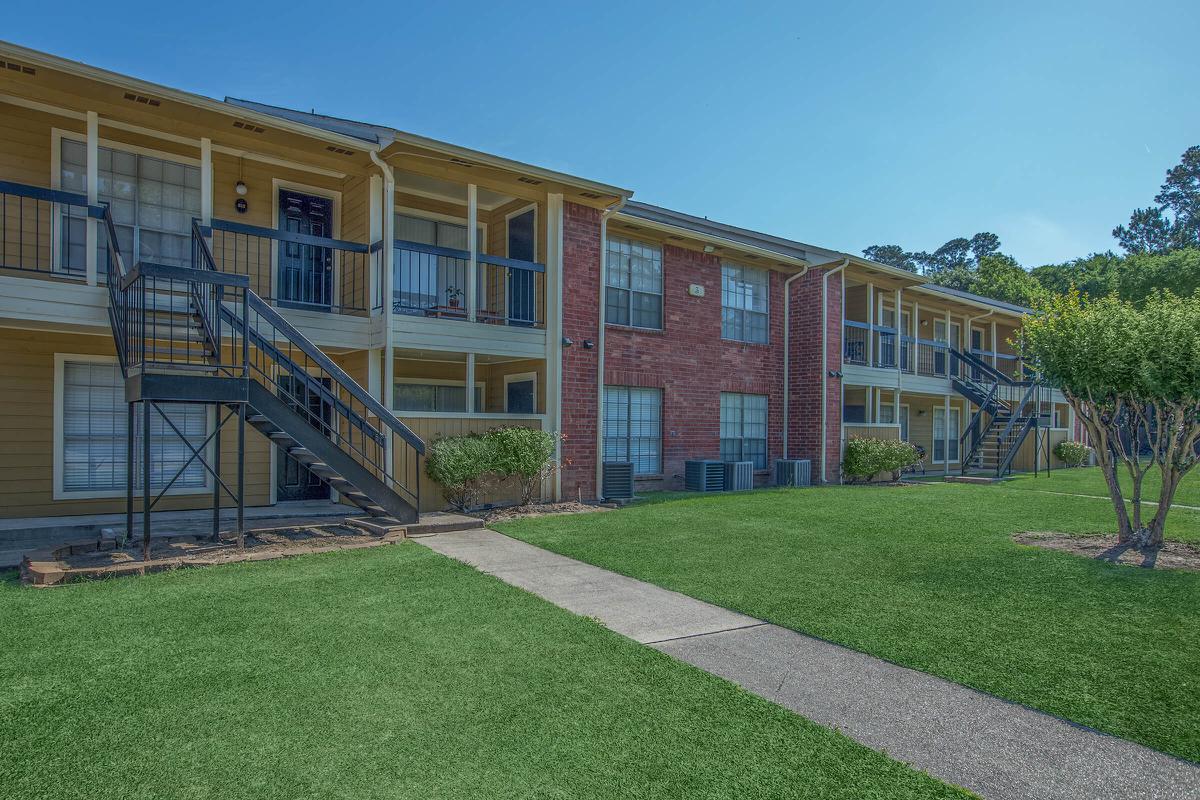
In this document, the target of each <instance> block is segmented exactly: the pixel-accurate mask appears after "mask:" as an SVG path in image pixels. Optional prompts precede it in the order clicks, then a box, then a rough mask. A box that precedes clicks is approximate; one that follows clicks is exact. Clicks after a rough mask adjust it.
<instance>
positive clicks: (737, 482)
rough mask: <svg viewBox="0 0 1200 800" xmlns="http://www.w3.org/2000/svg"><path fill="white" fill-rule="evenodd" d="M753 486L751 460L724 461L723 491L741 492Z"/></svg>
mask: <svg viewBox="0 0 1200 800" xmlns="http://www.w3.org/2000/svg"><path fill="white" fill-rule="evenodd" d="M753 488H754V462H753V461H726V462H725V491H727V492H742V491H745V490H746V489H753Z"/></svg>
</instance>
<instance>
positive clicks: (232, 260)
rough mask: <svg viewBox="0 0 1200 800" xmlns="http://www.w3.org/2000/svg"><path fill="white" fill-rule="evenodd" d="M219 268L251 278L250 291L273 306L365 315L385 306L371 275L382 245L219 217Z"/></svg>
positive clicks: (215, 229)
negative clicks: (259, 225)
mask: <svg viewBox="0 0 1200 800" xmlns="http://www.w3.org/2000/svg"><path fill="white" fill-rule="evenodd" d="M211 232H212V255H213V261H214V262H215V264H216V266H217V269H218V270H219V271H220V272H227V273H230V274H233V275H245V276H247V277H248V278H249V279H250V289H251V290H252V291H253V292H254V293H255V294H257V295H258V296H259V297H261V298H262V299H264V300H266V301H267V302H269V303H270V304H272V305H275V306H281V307H284V308H298V309H304V310H308V311H325V312H332V313H338V314H349V315H352V316H366V315H367V314H368V313H370V311H371V310H372V309H377V308H382V303H381V302H380V297H381V295H380V291H381V290H380V288H379V287H380V283H379V282H378V281H376V282H375V286H374V294H372V281H371V273H372V272H373V271H374V270H375V269H376V266H375V264H376V263H377V259H376V257H375V253H376V251H378V249H379V245H375V246H370V245H366V244H362V243H360V242H351V241H346V240H343V239H330V238H326V237H322V236H309V235H307V234H303V233H291V232H288V231H280V230H275V229H274V228H262V227H258V226H256V225H245V224H243V223H240V222H230V221H228V220H220V219H214V220H213V223H212V228H211Z"/></svg>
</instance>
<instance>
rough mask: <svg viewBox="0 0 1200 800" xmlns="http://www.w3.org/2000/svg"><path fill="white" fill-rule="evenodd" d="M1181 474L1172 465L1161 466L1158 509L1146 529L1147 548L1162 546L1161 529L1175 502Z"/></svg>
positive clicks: (1164, 527) (1165, 525) (1165, 524)
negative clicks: (1160, 492)
mask: <svg viewBox="0 0 1200 800" xmlns="http://www.w3.org/2000/svg"><path fill="white" fill-rule="evenodd" d="M1182 477H1183V476H1182V475H1181V474H1180V473H1179V470H1178V469H1176V468H1175V467H1174V466H1173V465H1170V464H1164V465H1163V467H1162V494H1160V495H1159V496H1158V511H1156V512H1155V514H1154V519H1152V520H1150V525H1149V526H1148V527H1147V529H1146V543H1145V546H1146V547H1147V548H1150V547H1162V544H1163V531H1164V530H1165V529H1166V527H1167V514H1168V513H1169V512H1170V510H1171V504H1172V503H1174V502H1175V490H1176V489H1178V488H1179V481H1180V479H1181V478H1182Z"/></svg>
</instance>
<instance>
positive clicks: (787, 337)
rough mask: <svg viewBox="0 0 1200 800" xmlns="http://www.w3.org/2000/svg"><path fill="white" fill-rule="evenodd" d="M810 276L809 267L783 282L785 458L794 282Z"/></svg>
mask: <svg viewBox="0 0 1200 800" xmlns="http://www.w3.org/2000/svg"><path fill="white" fill-rule="evenodd" d="M807 274H808V265H807V264H805V265H804V269H802V270H801V271H800V272H797V273H796V274H795V275H793V276H792V277H790V278H788V279H787V280H786V281H784V282H783V458H784V460H786V459H787V458H788V428H790V427H791V414H792V391H791V389H792V383H791V379H790V375H789V373H790V367H791V364H792V339H791V334H790V333H789V330H790V328H791V322H792V281H794V280H796V279H797V278H803V277H804V276H805V275H807Z"/></svg>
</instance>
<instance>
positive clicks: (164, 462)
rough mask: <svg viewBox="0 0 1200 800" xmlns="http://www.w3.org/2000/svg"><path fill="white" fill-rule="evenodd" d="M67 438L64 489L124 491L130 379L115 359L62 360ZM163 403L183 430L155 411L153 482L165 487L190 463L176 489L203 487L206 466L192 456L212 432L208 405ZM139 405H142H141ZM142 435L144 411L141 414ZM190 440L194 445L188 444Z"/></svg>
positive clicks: (152, 422)
mask: <svg viewBox="0 0 1200 800" xmlns="http://www.w3.org/2000/svg"><path fill="white" fill-rule="evenodd" d="M61 380H62V417H61V419H60V420H59V424H60V430H61V431H62V444H61V450H60V452H59V463H60V465H61V468H62V490H63V491H64V492H71V493H87V494H98V493H109V492H118V491H120V492H124V491H125V482H126V468H127V467H126V460H125V456H126V447H127V431H128V406H127V405H126V403H125V381H124V379H123V378H122V377H121V371H120V369H119V368H118V367H117V365H116V363H115V362H108V361H64V362H63V364H62V378H61ZM158 408H159V409H161V411H162V412H163V413H164V414H166V416H167V417H168V418H169V419H170V420H171V423H173V424H174V426H175V428H178V430H179V431H180V433H182V434H183V436H184V439H186V441H185V440H184V439H181V438H180V437H179V435H178V434H177V433H176V432H175V430H173V429H172V427H171V425H169V424H168V423H167V422H166V421H165V420H164V419H163V417H162V415H161V414H160V413H159V412H158V411H153V410H152V412H151V415H150V487H151V489H162V488H163V487H164V486H166V484H167V482H169V481H170V480H171V478H173V477H174V476H175V473H176V472H178V471H179V469H180V468H181V467H184V465H185V464H187V467H186V468H185V469H184V471H183V474H181V475H180V476H179V478H178V479H176V480H175V482H174V483H173V484H172V485H171V489H172V490H175V489H203V488H204V487H205V485H206V484H207V482H208V481H207V476H206V474H205V471H204V466H203V465H202V464H201V462H200V461H199V459H193V460H192V461H191V463H190V464H189V463H188V460H189V459H191V457H192V450H193V448H196V449H198V448H200V447H201V445H203V443H204V440H205V438H206V437H207V435H208V411H207V409H206V408H205V406H203V405H198V404H186V403H160V404H159V405H158ZM139 411H140V409H139ZM135 419H136V421H137V422H136V425H137V427H136V432H137V435H138V437H139V440H140V436H141V426H142V417H141V414H140V413H139V414H138V415H137V416H136V417H135ZM189 443H190V445H191V447H189V446H188V445H189ZM141 457H142V456H141V452H140V450H139V451H138V453H137V460H136V463H135V475H134V482H135V485H137V486H139V487H140V486H141V485H142V480H141V463H142V462H141Z"/></svg>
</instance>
